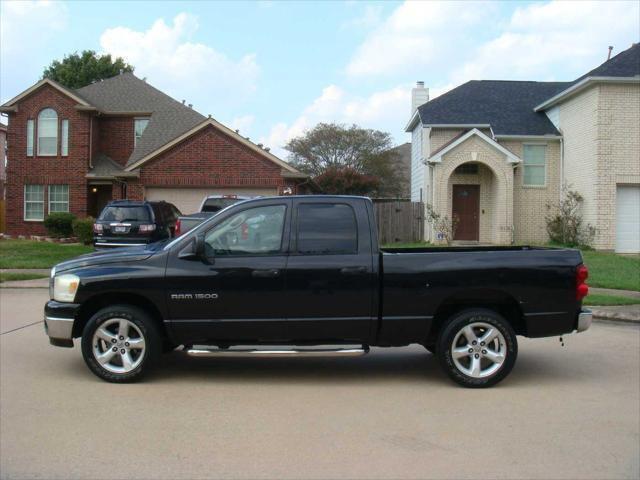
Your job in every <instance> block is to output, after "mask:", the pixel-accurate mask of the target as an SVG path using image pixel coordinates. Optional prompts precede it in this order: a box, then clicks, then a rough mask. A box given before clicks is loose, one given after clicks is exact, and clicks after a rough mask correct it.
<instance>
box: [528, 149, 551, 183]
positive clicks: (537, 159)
mask: <svg viewBox="0 0 640 480" xmlns="http://www.w3.org/2000/svg"><path fill="white" fill-rule="evenodd" d="M546 156H547V146H546V145H525V146H524V154H523V160H524V167H523V168H524V172H523V182H522V183H523V184H524V185H527V186H537V187H542V186H544V185H545V179H546V176H547V174H546V168H547V166H546V164H547V160H546Z"/></svg>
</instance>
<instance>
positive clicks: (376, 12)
mask: <svg viewBox="0 0 640 480" xmlns="http://www.w3.org/2000/svg"><path fill="white" fill-rule="evenodd" d="M381 17H382V5H366V6H365V8H364V11H363V12H362V14H361V15H360V16H357V17H355V18H353V19H351V20H348V21H346V22H344V23H343V24H342V28H344V29H348V28H356V29H358V28H364V29H369V28H373V27H375V26H377V25H378V24H379V23H380V21H381Z"/></svg>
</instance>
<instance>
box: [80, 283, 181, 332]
mask: <svg viewBox="0 0 640 480" xmlns="http://www.w3.org/2000/svg"><path fill="white" fill-rule="evenodd" d="M112 305H130V306H132V307H137V308H140V309H141V310H144V311H145V312H146V313H147V314H149V316H151V318H152V319H153V321H154V322H155V323H156V324H157V326H158V331H159V332H160V333H161V335H162V336H163V338H167V337H168V334H167V330H166V328H165V325H164V322H163V317H162V314H161V313H160V310H159V309H158V307H157V306H156V305H155V304H154V303H153V302H152V301H151V300H149V299H148V298H146V297H144V296H142V295H137V294H135V293H123V292H117V293H116V292H111V293H100V294H97V295H94V296H93V297H90V298H88V299H87V300H85V301H84V302H83V304H82V306H81V307H80V309H79V310H78V313H77V315H76V319H75V321H74V322H73V332H72V334H73V338H77V337H81V336H82V330H83V329H84V326H85V325H86V324H87V322H88V321H89V319H90V318H91V317H92V316H93V315H95V314H96V313H97V312H98V311H99V310H102V309H103V308H105V307H109V306H112Z"/></svg>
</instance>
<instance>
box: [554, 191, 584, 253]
mask: <svg viewBox="0 0 640 480" xmlns="http://www.w3.org/2000/svg"><path fill="white" fill-rule="evenodd" d="M582 201H583V198H582V195H580V194H579V193H578V192H576V191H574V190H570V186H567V185H565V186H564V187H563V197H562V198H561V199H560V201H559V202H558V203H557V204H549V205H547V210H548V213H547V215H546V217H545V221H546V224H547V233H548V234H549V239H550V240H551V242H553V243H558V244H560V245H565V246H568V247H589V246H590V245H591V242H592V241H593V237H594V236H595V234H596V229H595V228H594V227H593V226H591V225H589V224H586V225H585V224H584V223H583V220H582V213H581V212H580V207H581V206H582Z"/></svg>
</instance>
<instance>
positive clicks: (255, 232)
mask: <svg viewBox="0 0 640 480" xmlns="http://www.w3.org/2000/svg"><path fill="white" fill-rule="evenodd" d="M586 278H587V269H586V267H585V266H584V265H583V264H582V258H581V255H580V252H579V251H577V250H571V249H551V248H530V247H475V248H467V247H465V248H423V249H402V248H389V249H383V248H380V247H379V246H378V241H377V234H376V226H375V217H374V211H373V204H372V203H371V201H370V200H368V199H366V198H361V197H347V196H299V197H296V196H292V197H271V198H260V199H254V200H248V201H244V202H241V203H237V204H235V205H233V206H230V207H228V208H226V209H225V210H223V211H221V212H220V213H219V214H218V215H216V216H215V217H213V218H211V219H209V220H207V221H205V222H204V223H203V224H201V225H199V226H198V227H196V228H195V229H194V230H192V231H190V232H188V233H187V234H186V235H184V236H182V237H179V238H176V239H174V240H172V241H168V240H167V241H164V242H158V243H154V244H151V245H148V246H145V247H133V248H127V249H121V250H118V251H109V252H98V253H94V254H89V255H85V256H81V257H78V258H76V259H74V260H70V261H67V262H63V263H60V264H58V265H56V266H55V267H54V268H53V270H52V271H51V300H50V301H49V302H48V303H47V304H46V307H45V329H46V332H47V334H48V335H49V337H50V342H51V343H52V344H53V345H57V346H62V347H72V346H73V339H74V338H78V337H79V338H81V339H82V340H81V345H82V354H83V356H84V359H85V362H86V363H87V365H88V366H89V368H90V369H91V371H92V372H93V373H95V374H96V375H97V376H99V377H100V378H102V379H104V380H108V381H111V382H128V381H133V380H137V379H138V378H139V377H140V376H141V375H142V374H143V373H145V372H146V371H147V370H148V369H149V367H151V366H152V364H153V362H154V360H156V359H157V357H158V355H160V354H161V353H162V352H163V351H164V352H169V351H172V350H174V349H176V348H177V347H178V346H182V349H183V351H186V353H187V354H189V355H191V356H196V357H198V356H220V355H253V356H280V357H282V356H287V355H316V356H317V355H344V356H353V355H360V354H363V353H367V352H368V350H369V347H370V346H379V347H392V346H393V347H395V346H403V345H409V344H413V343H418V344H421V345H424V346H425V347H426V348H427V349H428V350H429V351H431V352H433V353H435V354H436V356H437V357H438V359H439V362H440V364H441V366H442V367H443V369H444V370H445V372H446V373H447V374H448V375H449V376H450V377H451V378H452V379H453V380H455V381H456V382H458V383H460V384H462V385H464V386H467V387H486V386H490V385H493V384H495V383H497V382H498V381H500V380H501V379H503V378H504V377H505V376H506V375H507V374H508V373H509V372H510V371H511V369H512V368H513V366H514V363H515V361H516V356H517V352H518V345H517V339H516V335H523V336H527V337H546V336H556V335H562V334H564V333H569V332H573V331H578V332H580V331H583V330H586V329H587V328H589V326H590V324H591V313H590V312H588V311H586V310H583V309H582V298H583V297H584V296H585V295H586V294H587V292H588V287H587V285H586V284H585V280H586ZM276 345H277V346H279V347H278V348H276V347H275V346H276ZM249 347H250V348H249ZM320 347H322V348H320Z"/></svg>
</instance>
